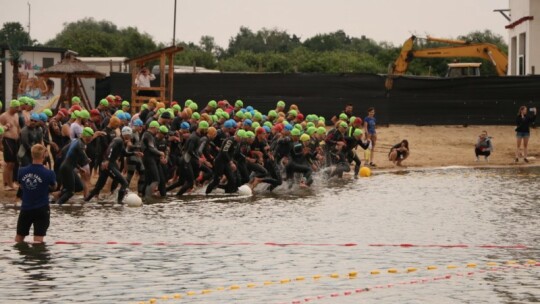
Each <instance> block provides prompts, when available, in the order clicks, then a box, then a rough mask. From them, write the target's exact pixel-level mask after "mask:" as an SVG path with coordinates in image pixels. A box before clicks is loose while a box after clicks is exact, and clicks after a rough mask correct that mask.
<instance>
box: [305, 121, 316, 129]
mask: <svg viewBox="0 0 540 304" xmlns="http://www.w3.org/2000/svg"><path fill="white" fill-rule="evenodd" d="M310 127H315V124H314V123H312V122H308V123H307V124H306V128H310Z"/></svg>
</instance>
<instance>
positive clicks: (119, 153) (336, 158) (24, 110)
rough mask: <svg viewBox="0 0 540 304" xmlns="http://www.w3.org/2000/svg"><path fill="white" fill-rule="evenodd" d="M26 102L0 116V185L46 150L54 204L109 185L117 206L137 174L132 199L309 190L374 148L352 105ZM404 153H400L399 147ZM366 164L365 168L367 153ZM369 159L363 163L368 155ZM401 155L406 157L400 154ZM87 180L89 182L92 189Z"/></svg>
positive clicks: (370, 127) (370, 131)
mask: <svg viewBox="0 0 540 304" xmlns="http://www.w3.org/2000/svg"><path fill="white" fill-rule="evenodd" d="M34 106H35V103H33V102H32V100H31V99H29V98H25V97H23V98H20V99H19V100H12V101H11V102H10V104H9V107H8V110H7V111H6V112H5V113H3V114H2V115H0V125H1V126H2V127H0V133H3V134H2V135H3V139H2V142H3V148H4V160H5V162H6V168H5V169H4V187H5V189H7V190H16V188H17V186H16V184H15V183H14V176H16V174H14V173H16V172H17V169H16V167H25V166H27V165H29V164H30V163H31V162H32V158H31V148H32V146H33V145H35V144H39V143H42V144H44V145H45V146H50V155H48V156H47V158H46V159H45V163H46V164H48V165H49V167H52V168H54V172H55V173H56V177H57V182H58V183H57V186H56V191H57V192H56V193H55V198H56V203H58V204H64V203H66V202H67V201H68V200H69V199H70V198H71V197H72V196H73V195H74V193H76V192H80V191H83V193H84V200H85V201H90V200H91V199H92V198H94V197H96V196H98V195H99V193H100V192H101V191H102V190H103V188H104V187H105V185H106V183H107V180H108V179H109V178H111V179H112V183H111V189H110V191H111V193H112V192H114V191H115V190H116V189H118V188H119V189H118V197H117V201H118V202H119V203H122V200H123V198H124V196H125V195H126V192H127V190H128V187H129V184H130V183H131V180H132V179H133V177H134V176H136V175H135V173H137V176H138V180H137V192H138V194H139V195H140V196H141V197H143V196H144V197H147V198H148V197H151V196H155V195H157V196H165V195H166V194H167V192H169V191H176V195H177V196H182V195H184V194H185V193H186V192H188V191H191V190H193V189H194V188H196V187H200V186H203V185H206V190H205V193H206V194H209V193H211V192H212V191H213V190H214V189H215V188H222V189H223V190H224V191H225V192H226V193H234V192H236V191H237V190H238V188H239V187H240V186H241V185H244V184H247V185H249V186H250V187H251V188H252V189H253V188H255V187H256V186H257V185H258V184H261V183H262V184H266V186H264V187H266V188H265V189H266V190H268V191H272V190H274V189H275V188H277V187H279V186H281V185H282V184H283V182H284V181H286V183H287V185H288V187H292V186H293V185H294V184H295V183H296V184H300V185H301V186H303V187H309V186H310V185H311V184H312V183H313V173H314V172H319V171H320V172H323V173H324V174H326V176H327V177H334V176H335V177H339V178H341V177H342V176H343V174H344V173H345V172H350V171H351V163H354V169H353V176H354V177H355V178H356V177H357V176H358V173H359V170H360V166H361V161H360V158H359V157H358V155H357V153H356V149H357V147H359V146H360V147H361V148H362V149H364V150H368V151H371V150H372V149H373V148H374V145H375V140H376V134H375V117H374V113H375V110H374V109H373V108H370V109H369V110H368V113H369V114H368V116H366V117H365V118H364V119H362V118H360V117H355V116H353V114H352V105H348V106H347V107H346V109H345V110H344V111H343V112H342V113H339V114H338V115H336V116H335V117H333V118H332V124H333V127H332V128H330V129H329V130H328V129H327V127H326V120H325V118H324V117H321V116H318V115H315V114H309V115H304V114H302V112H301V111H300V109H299V108H298V107H297V106H296V105H294V104H293V105H290V106H289V108H288V109H287V108H286V104H285V102H284V101H279V102H277V104H276V108H275V109H274V110H270V111H269V112H267V113H262V112H260V111H258V110H256V109H254V108H253V107H251V106H244V103H243V102H242V101H241V100H237V101H236V102H235V103H234V104H233V105H231V104H229V102H228V101H227V100H221V101H215V100H211V101H209V102H208V103H207V104H206V105H205V106H203V107H201V108H199V105H198V104H197V103H196V102H194V101H192V100H186V101H185V103H184V104H183V105H180V104H179V103H177V102H172V103H170V104H169V105H168V106H167V105H166V104H165V103H164V102H159V101H158V100H157V99H155V98H151V99H150V100H149V101H148V102H147V103H145V104H143V105H142V107H141V109H140V111H138V112H136V113H134V115H131V113H132V111H131V104H130V102H128V101H125V100H122V98H121V97H120V96H113V95H109V96H107V98H105V99H102V100H101V101H100V102H99V104H98V106H97V107H96V108H95V109H92V110H90V111H88V110H86V109H83V108H82V107H81V106H80V99H79V98H78V97H74V98H73V99H72V100H71V106H70V107H69V108H67V107H65V108H59V109H58V111H56V113H53V111H51V110H50V109H45V110H43V111H42V112H41V113H34V112H33V107H34ZM406 144H407V148H408V143H406ZM394 150H395V155H394V152H391V153H392V157H391V158H390V159H391V160H393V161H394V162H396V161H397V162H400V161H401V160H403V157H404V155H405V154H406V153H404V152H403V151H405V150H404V148H403V147H402V146H400V147H395V149H394ZM366 154H367V155H368V158H369V159H368V163H369V164H370V165H372V166H374V165H375V164H373V159H372V157H373V153H366ZM369 155H370V156H369ZM405 157H406V155H405ZM92 175H98V178H97V181H96V183H95V184H94V185H93V187H92V185H91V183H90V180H91V178H90V177H91V176H92Z"/></svg>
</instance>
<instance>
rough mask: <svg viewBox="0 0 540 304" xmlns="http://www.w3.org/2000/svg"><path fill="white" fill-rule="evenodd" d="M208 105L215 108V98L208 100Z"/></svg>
mask: <svg viewBox="0 0 540 304" xmlns="http://www.w3.org/2000/svg"><path fill="white" fill-rule="evenodd" d="M208 106H209V107H210V108H214V109H215V108H217V102H216V101H215V100H210V101H209V102H208Z"/></svg>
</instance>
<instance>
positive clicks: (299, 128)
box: [293, 124, 304, 131]
mask: <svg viewBox="0 0 540 304" xmlns="http://www.w3.org/2000/svg"><path fill="white" fill-rule="evenodd" d="M293 127H294V128H295V129H298V130H300V131H303V130H304V128H302V125H301V124H295V125H294V126H293Z"/></svg>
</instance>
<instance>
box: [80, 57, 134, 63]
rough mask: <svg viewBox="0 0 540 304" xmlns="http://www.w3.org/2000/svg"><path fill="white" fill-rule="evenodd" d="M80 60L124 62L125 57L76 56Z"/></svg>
mask: <svg viewBox="0 0 540 304" xmlns="http://www.w3.org/2000/svg"><path fill="white" fill-rule="evenodd" d="M77 59H79V60H80V61H82V62H109V61H112V62H124V61H126V60H127V59H128V58H127V57H77Z"/></svg>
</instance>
